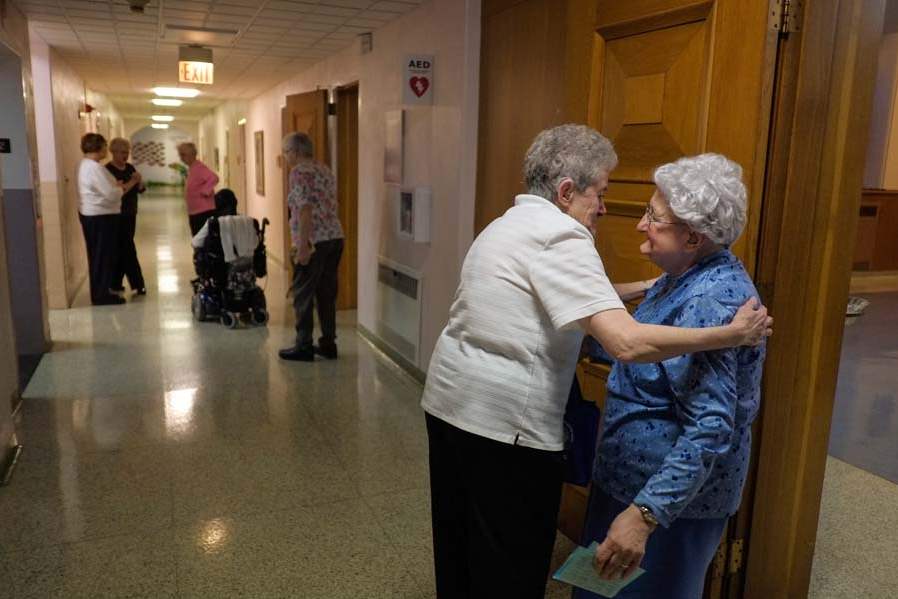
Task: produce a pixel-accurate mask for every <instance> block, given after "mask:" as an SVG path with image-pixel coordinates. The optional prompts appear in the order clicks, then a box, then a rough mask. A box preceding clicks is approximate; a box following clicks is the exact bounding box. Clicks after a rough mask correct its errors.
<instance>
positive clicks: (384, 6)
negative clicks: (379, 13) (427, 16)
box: [372, 0, 418, 13]
mask: <svg viewBox="0 0 898 599" xmlns="http://www.w3.org/2000/svg"><path fill="white" fill-rule="evenodd" d="M417 7H418V4H417V3H416V2H394V1H387V0H384V1H383V2H378V3H377V4H375V5H374V6H373V7H372V8H373V9H375V10H383V11H387V12H394V13H404V12H407V11H409V10H411V9H414V8H417Z"/></svg>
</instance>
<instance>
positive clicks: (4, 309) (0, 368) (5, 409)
mask: <svg viewBox="0 0 898 599" xmlns="http://www.w3.org/2000/svg"><path fill="white" fill-rule="evenodd" d="M0 45H5V46H6V47H7V48H9V49H10V50H12V51H13V53H15V54H16V55H17V56H19V57H20V58H21V61H22V64H21V77H22V86H23V91H24V96H25V97H24V101H25V119H26V122H25V126H26V135H27V136H28V138H29V147H30V148H31V149H32V150H31V152H30V159H31V163H32V165H31V168H32V173H35V172H36V171H37V163H36V154H35V153H34V151H33V148H34V147H35V143H34V141H35V129H34V101H33V95H34V94H33V91H32V83H31V65H30V60H29V49H28V23H27V21H26V20H25V17H24V16H23V15H22V14H21V13H20V12H19V10H18V8H16V7H15V6H13V5H10V4H9V3H7V4H6V6H5V16H4V18H3V19H2V20H0ZM0 185H3V183H2V181H0ZM33 186H34V185H33V184H32V187H33ZM38 201H39V200H38ZM5 229H6V226H5V211H4V209H3V204H2V203H0V469H2V468H3V467H4V466H5V465H6V460H7V458H8V455H9V454H8V450H9V449H10V448H11V447H12V446H13V445H14V444H15V443H16V438H15V431H14V428H13V422H12V403H11V401H12V399H13V398H15V397H17V396H18V386H19V382H18V364H17V355H16V345H15V333H14V328H13V321H12V301H11V299H12V298H11V290H10V279H9V276H8V275H9V273H8V272H7V259H8V256H7V251H6V248H7V245H6V244H7V240H6V235H5ZM35 234H36V235H38V238H39V236H40V230H39V229H37V230H36V231H35ZM41 302H43V303H46V299H45V298H44V297H43V296H42V297H41ZM43 312H44V323H43V330H44V332H45V333H46V334H47V336H48V337H49V324H48V322H47V321H46V310H44V311H43ZM2 526H5V525H3V524H0V527H2ZM0 534H3V528H0Z"/></svg>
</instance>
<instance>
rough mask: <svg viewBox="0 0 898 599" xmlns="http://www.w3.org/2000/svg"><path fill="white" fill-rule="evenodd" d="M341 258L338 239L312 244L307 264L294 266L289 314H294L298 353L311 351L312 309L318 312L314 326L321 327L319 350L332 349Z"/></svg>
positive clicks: (334, 336)
mask: <svg viewBox="0 0 898 599" xmlns="http://www.w3.org/2000/svg"><path fill="white" fill-rule="evenodd" d="M342 255H343V240H342V239H332V240H330V241H322V242H319V243H316V244H315V251H314V252H312V258H311V259H310V260H309V263H308V264H306V265H305V266H302V265H300V264H296V265H294V267H293V311H294V312H295V314H296V346H297V347H298V348H300V349H311V348H312V342H313V335H312V334H313V332H314V331H313V328H314V319H313V316H312V310H313V309H314V307H315V306H317V308H318V325H319V326H320V327H321V337H320V338H319V340H318V345H319V347H321V348H324V349H330V348H333V347H336V344H337V268H338V267H339V266H340V257H341V256H342Z"/></svg>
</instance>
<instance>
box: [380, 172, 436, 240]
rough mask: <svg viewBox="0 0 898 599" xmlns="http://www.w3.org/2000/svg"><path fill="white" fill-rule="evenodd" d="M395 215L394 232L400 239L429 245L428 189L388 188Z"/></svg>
mask: <svg viewBox="0 0 898 599" xmlns="http://www.w3.org/2000/svg"><path fill="white" fill-rule="evenodd" d="M389 189H390V194H391V195H392V196H393V205H394V206H395V208H394V211H395V214H396V232H397V235H398V236H399V237H401V238H402V239H408V240H411V241H414V242H415V243H430V208H431V196H432V192H431V188H430V187H414V188H410V187H400V186H398V185H391V186H389Z"/></svg>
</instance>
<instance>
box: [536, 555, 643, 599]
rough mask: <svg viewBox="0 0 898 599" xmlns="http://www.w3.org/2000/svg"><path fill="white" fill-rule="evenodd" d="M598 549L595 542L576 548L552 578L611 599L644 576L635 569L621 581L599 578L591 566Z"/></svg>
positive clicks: (641, 570) (640, 570) (640, 571)
mask: <svg viewBox="0 0 898 599" xmlns="http://www.w3.org/2000/svg"><path fill="white" fill-rule="evenodd" d="M598 547H599V544H598V543H596V542H595V541H593V543H592V545H590V546H589V547H577V548H576V549H575V550H574V552H573V553H571V555H570V556H569V557H568V558H567V561H565V562H564V565H563V566H561V567H560V568H558V572H556V573H555V575H554V576H552V578H554V579H555V580H558V581H560V582H563V583H566V584H569V585H571V586H575V587H577V588H581V589H583V590H585V591H590V592H592V593H596V594H599V595H602V596H603V597H609V598H612V597H616V596H617V594H618V593H620V591H621V589H623V588H624V587H625V586H627V585H628V584H630V583H631V582H633V581H634V580H636V579H637V578H639V577H640V576H642V575H643V574H645V570H643V569H642V568H636V571H635V572H633V574H631V575H630V577H629V578H625V579H622V580H603V579H601V578H599V573H598V572H596V568H595V566H594V565H593V564H594V561H595V555H596V549H598Z"/></svg>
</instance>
